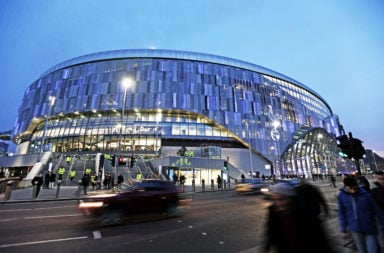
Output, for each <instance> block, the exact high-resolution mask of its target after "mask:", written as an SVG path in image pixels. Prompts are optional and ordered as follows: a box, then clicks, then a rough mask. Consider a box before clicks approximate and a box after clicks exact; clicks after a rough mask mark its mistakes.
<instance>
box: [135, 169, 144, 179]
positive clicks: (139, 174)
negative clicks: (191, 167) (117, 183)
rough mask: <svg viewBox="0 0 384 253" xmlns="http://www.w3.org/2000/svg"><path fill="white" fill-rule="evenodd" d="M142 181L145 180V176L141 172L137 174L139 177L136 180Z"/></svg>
mask: <svg viewBox="0 0 384 253" xmlns="http://www.w3.org/2000/svg"><path fill="white" fill-rule="evenodd" d="M142 179H143V175H142V174H141V172H140V171H139V173H137V175H136V180H139V181H141V180H142Z"/></svg>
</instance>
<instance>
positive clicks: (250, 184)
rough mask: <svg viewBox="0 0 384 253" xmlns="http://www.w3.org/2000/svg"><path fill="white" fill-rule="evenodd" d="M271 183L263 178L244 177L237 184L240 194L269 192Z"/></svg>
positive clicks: (236, 187) (237, 190) (236, 188)
mask: <svg viewBox="0 0 384 253" xmlns="http://www.w3.org/2000/svg"><path fill="white" fill-rule="evenodd" d="M270 185H271V183H270V182H268V181H264V180H263V179H261V178H244V179H241V180H240V182H238V183H237V184H236V186H235V190H236V192H237V193H239V194H252V193H267V192H269V191H270Z"/></svg>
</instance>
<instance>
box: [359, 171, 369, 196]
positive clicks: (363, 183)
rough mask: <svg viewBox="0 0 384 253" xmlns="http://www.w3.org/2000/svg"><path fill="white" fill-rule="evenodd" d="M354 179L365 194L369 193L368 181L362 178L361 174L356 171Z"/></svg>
mask: <svg viewBox="0 0 384 253" xmlns="http://www.w3.org/2000/svg"><path fill="white" fill-rule="evenodd" d="M355 179H356V181H357V184H358V185H359V187H363V188H364V189H365V190H366V191H367V192H370V191H371V186H370V184H369V181H368V179H367V178H366V177H365V176H363V175H362V174H361V172H359V171H358V172H356V173H355Z"/></svg>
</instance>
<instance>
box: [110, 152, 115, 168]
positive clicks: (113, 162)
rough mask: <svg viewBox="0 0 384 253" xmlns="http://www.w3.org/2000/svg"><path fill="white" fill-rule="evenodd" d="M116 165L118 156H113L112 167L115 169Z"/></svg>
mask: <svg viewBox="0 0 384 253" xmlns="http://www.w3.org/2000/svg"><path fill="white" fill-rule="evenodd" d="M115 164H116V155H111V165H112V167H115Z"/></svg>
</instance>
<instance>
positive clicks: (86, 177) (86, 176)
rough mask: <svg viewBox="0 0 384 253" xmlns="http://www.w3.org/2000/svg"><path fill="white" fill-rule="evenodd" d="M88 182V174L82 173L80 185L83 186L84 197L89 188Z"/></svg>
mask: <svg viewBox="0 0 384 253" xmlns="http://www.w3.org/2000/svg"><path fill="white" fill-rule="evenodd" d="M89 181H90V177H89V174H87V173H84V175H83V177H82V178H81V183H82V185H83V190H84V195H87V189H88V187H89Z"/></svg>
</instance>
